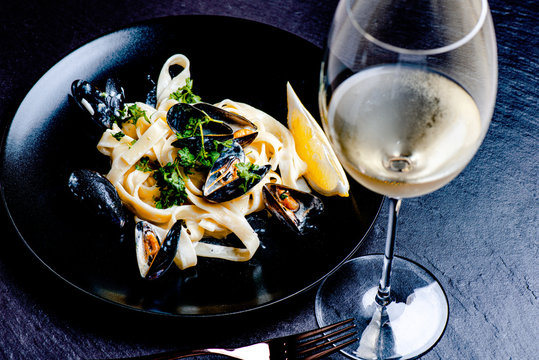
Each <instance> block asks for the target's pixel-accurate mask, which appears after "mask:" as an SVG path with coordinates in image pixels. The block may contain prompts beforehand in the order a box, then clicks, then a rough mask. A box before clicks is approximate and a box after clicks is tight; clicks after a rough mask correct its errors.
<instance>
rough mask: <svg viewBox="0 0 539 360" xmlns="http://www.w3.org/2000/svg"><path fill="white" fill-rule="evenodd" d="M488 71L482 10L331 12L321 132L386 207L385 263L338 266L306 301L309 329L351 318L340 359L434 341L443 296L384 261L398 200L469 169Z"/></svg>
mask: <svg viewBox="0 0 539 360" xmlns="http://www.w3.org/2000/svg"><path fill="white" fill-rule="evenodd" d="M497 71H498V70H497V54H496V39H495V34H494V28H493V25H492V19H491V16H490V10H489V7H488V3H487V1H486V0H463V1H439V0H341V1H340V3H339V4H338V6H337V9H336V12H335V16H334V19H333V23H332V27H331V30H330V33H329V37H328V40H327V46H326V53H325V56H324V60H323V62H322V71H321V86H320V93H319V103H320V112H321V117H322V123H323V126H324V130H325V132H326V134H327V135H328V138H329V139H330V142H331V144H332V146H333V147H334V149H335V152H336V153H337V156H338V157H339V160H340V161H341V163H342V164H343V166H344V168H345V169H346V170H347V172H348V173H349V174H350V175H351V176H352V177H353V178H354V179H355V180H357V181H358V182H359V183H360V184H362V185H363V186H365V187H367V188H368V189H370V190H372V191H375V192H378V193H380V194H383V195H386V196H387V199H388V201H389V222H388V234H387V239H386V245H385V254H384V255H368V256H361V257H358V258H355V259H352V260H349V261H348V262H346V263H345V264H344V265H343V266H342V267H341V268H340V269H339V270H338V271H336V272H335V273H334V274H332V275H330V276H329V277H328V278H326V279H325V280H324V281H323V283H322V284H321V286H320V288H319V290H318V293H317V295H316V301H315V310H316V318H317V321H318V323H319V325H320V326H324V325H327V324H330V323H333V322H336V321H337V320H342V319H345V318H348V317H353V318H355V319H356V325H357V326H358V328H359V332H358V334H359V338H360V339H359V342H356V343H355V344H354V345H351V346H349V347H347V348H346V349H345V350H344V351H343V352H344V354H345V355H347V356H349V357H352V358H358V359H409V358H415V357H418V356H421V355H422V354H424V353H425V352H427V351H428V350H430V349H431V348H432V347H433V346H434V345H435V344H436V343H437V341H438V340H439V339H440V337H441V336H442V334H443V332H444V330H445V327H446V324H447V319H448V314H449V308H448V302H447V297H446V295H445V292H444V290H443V288H442V287H441V285H440V283H439V282H438V281H437V280H436V279H435V278H434V276H433V275H432V274H431V273H430V272H429V271H428V270H426V269H425V268H423V267H422V266H421V265H419V264H416V263H415V262H413V261H411V260H408V259H404V258H401V257H395V256H394V246H395V234H396V225H397V216H398V213H399V208H400V205H401V200H402V199H403V198H408V197H414V196H420V195H424V194H427V193H430V192H432V191H434V190H436V189H438V188H440V187H442V186H444V185H445V184H447V183H448V182H449V181H451V180H452V179H453V178H454V177H455V176H457V175H458V174H459V173H460V172H461V171H462V170H463V168H464V167H465V166H466V165H467V164H468V162H469V161H470V160H471V159H472V157H473V156H474V154H475V152H476V151H477V149H478V148H479V146H480V144H481V142H482V140H483V138H484V136H485V134H486V132H487V129H488V126H489V123H490V119H491V117H492V112H493V109H494V103H495V98H496V87H497ZM390 279H391V282H390Z"/></svg>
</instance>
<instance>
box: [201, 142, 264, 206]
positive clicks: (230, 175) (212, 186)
mask: <svg viewBox="0 0 539 360" xmlns="http://www.w3.org/2000/svg"><path fill="white" fill-rule="evenodd" d="M246 159H247V157H246V156H245V153H244V151H243V148H242V147H241V145H240V144H239V143H238V142H236V141H234V142H233V143H232V146H231V147H230V148H226V149H225V150H224V151H223V152H221V155H220V156H219V158H218V159H217V160H216V161H215V163H214V164H213V167H212V168H211V169H210V172H209V173H208V177H207V178H206V182H205V183H204V186H203V188H202V191H203V196H204V198H206V199H207V200H209V201H212V202H216V203H220V202H224V201H228V200H232V199H235V198H237V197H239V196H241V195H243V194H245V193H246V192H247V191H249V190H250V189H251V188H253V187H254V186H255V185H256V184H258V183H259V182H260V180H262V178H263V177H264V176H266V174H267V173H268V171H269V170H270V168H271V166H270V165H269V164H268V165H265V166H260V167H259V168H258V169H257V170H254V171H253V173H255V174H256V175H258V176H259V177H260V178H259V179H257V180H254V181H250V182H249V183H248V184H247V187H246V188H245V189H244V188H243V187H242V184H244V183H245V180H244V179H243V178H240V177H239V176H238V174H237V168H236V164H238V163H245V162H246ZM247 161H248V160H247Z"/></svg>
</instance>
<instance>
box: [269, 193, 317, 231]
mask: <svg viewBox="0 0 539 360" xmlns="http://www.w3.org/2000/svg"><path fill="white" fill-rule="evenodd" d="M262 193H263V195H264V202H265V204H266V208H267V209H268V210H269V211H270V212H271V213H272V214H273V215H275V217H277V219H279V220H280V221H281V222H282V223H284V224H286V225H287V226H288V227H289V228H290V229H291V230H292V231H294V232H295V233H297V234H299V235H303V234H304V233H305V232H306V230H307V229H308V228H309V227H310V226H311V225H312V224H311V221H312V219H314V218H315V217H316V216H318V215H320V214H321V213H322V212H323V210H324V204H323V202H322V200H321V199H320V198H319V197H317V196H315V195H313V194H310V193H308V192H304V191H300V190H296V189H293V188H290V187H288V186H285V185H281V184H274V183H268V184H265V185H264V188H263V189H262Z"/></svg>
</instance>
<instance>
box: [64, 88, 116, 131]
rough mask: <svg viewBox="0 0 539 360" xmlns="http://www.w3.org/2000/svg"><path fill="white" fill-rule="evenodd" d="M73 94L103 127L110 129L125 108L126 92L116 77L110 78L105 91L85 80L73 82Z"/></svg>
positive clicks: (80, 104) (82, 107) (81, 105)
mask: <svg viewBox="0 0 539 360" xmlns="http://www.w3.org/2000/svg"><path fill="white" fill-rule="evenodd" d="M71 94H72V95H73V98H74V99H75V101H76V103H77V104H78V105H79V106H80V108H81V109H82V110H84V111H86V112H88V113H89V114H90V117H91V118H92V119H93V120H94V121H95V123H96V124H98V125H99V126H100V127H101V128H103V129H110V128H111V127H112V124H113V122H114V119H115V118H120V117H121V113H120V111H121V110H123V108H124V99H125V94H124V90H123V88H122V87H121V86H120V83H119V81H118V80H116V79H108V80H107V83H106V86H105V91H101V90H99V89H98V88H96V87H95V86H93V85H92V84H91V83H89V82H88V81H85V80H75V81H74V82H73V83H72V84H71Z"/></svg>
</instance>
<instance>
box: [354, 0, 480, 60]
mask: <svg viewBox="0 0 539 360" xmlns="http://www.w3.org/2000/svg"><path fill="white" fill-rule="evenodd" d="M351 3H352V0H347V1H346V6H345V8H346V12H347V13H348V15H349V16H350V19H351V21H352V24H353V25H354V27H355V28H356V29H357V30H358V31H359V32H360V33H361V34H362V35H363V36H364V37H365V38H367V39H368V40H369V41H371V42H373V43H374V44H376V45H378V46H380V47H382V48H384V49H386V50H390V51H393V52H398V53H401V54H409V55H436V54H442V53H445V52H448V51H451V50H454V49H456V48H458V47H460V46H462V45H464V44H466V43H467V42H468V41H470V39H472V38H473V37H474V36H475V35H476V34H477V33H478V32H479V30H480V29H481V28H482V27H483V24H484V23H485V19H486V18H487V12H488V1H487V0H481V14H479V19H478V20H477V23H476V24H475V26H474V27H473V29H472V30H470V32H468V34H466V35H465V36H463V37H462V38H460V39H459V40H457V41H455V42H453V43H451V44H449V45H445V46H441V47H437V48H433V49H406V48H402V47H399V46H395V45H391V44H388V43H386V42H384V41H381V40H379V39H377V38H376V37H374V36H372V35H371V34H369V33H368V32H367V31H366V30H365V29H364V28H363V27H362V26H361V25H359V24H358V22H357V21H356V20H355V19H354V17H353V16H352V13H351V12H352V9H351Z"/></svg>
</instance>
